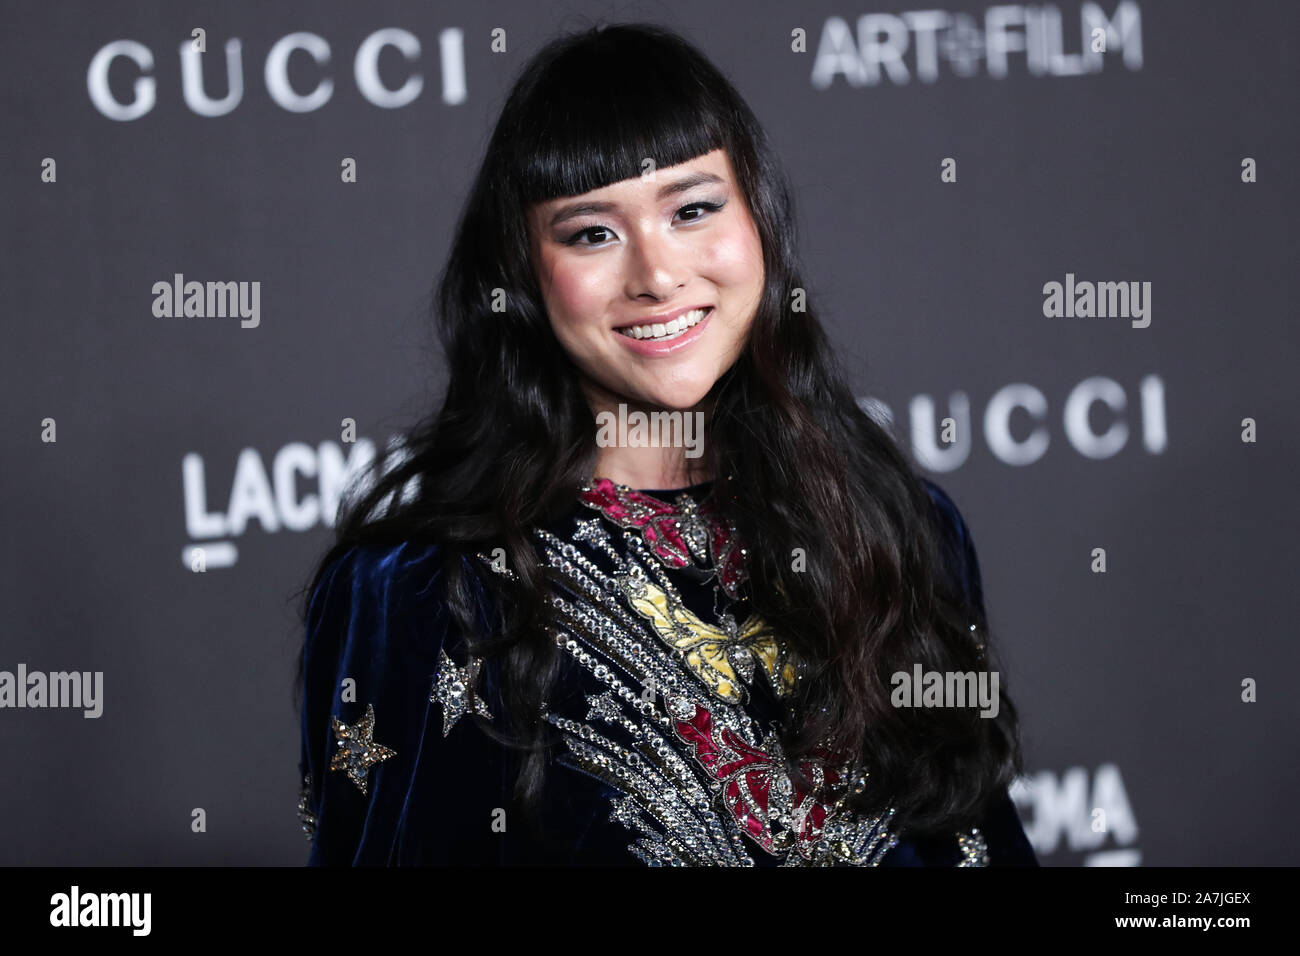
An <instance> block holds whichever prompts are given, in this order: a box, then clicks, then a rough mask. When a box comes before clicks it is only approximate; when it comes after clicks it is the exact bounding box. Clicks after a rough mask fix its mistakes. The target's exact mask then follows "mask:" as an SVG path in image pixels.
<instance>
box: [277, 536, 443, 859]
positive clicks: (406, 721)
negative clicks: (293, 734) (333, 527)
mask: <svg viewBox="0 0 1300 956" xmlns="http://www.w3.org/2000/svg"><path fill="white" fill-rule="evenodd" d="M440 577H441V570H440V564H439V560H438V549H437V547H436V546H435V545H416V544H413V543H409V542H404V543H401V544H398V545H392V546H377V545H365V546H353V547H352V548H351V549H350V550H348V551H346V552H344V553H343V554H341V555H339V556H338V557H336V558H335V559H334V561H333V562H332V564H331V565H330V566H329V567H328V568H327V570H326V572H325V574H324V575H323V576H322V577H321V578H320V581H319V583H318V584H317V587H316V589H315V591H314V592H313V593H312V596H311V598H310V602H309V611H308V618H307V624H306V634H305V638H304V639H305V646H304V688H303V705H302V714H301V733H302V738H301V768H300V769H301V771H302V773H303V775H304V777H305V784H306V786H305V789H304V805H303V807H302V811H303V813H304V814H305V817H304V824H305V825H306V824H307V823H308V821H309V820H310V821H311V825H310V826H308V827H307V829H308V831H309V835H311V836H312V845H311V854H310V857H309V859H308V863H309V865H313V866H316V865H340V864H341V865H349V864H351V865H386V864H390V863H396V862H403V861H405V860H407V859H408V858H411V857H413V856H419V858H420V859H419V861H418V862H422V863H439V862H444V858H445V856H446V854H447V853H449V852H450V844H449V841H448V840H440V839H439V832H438V831H437V830H436V829H433V828H432V824H431V823H430V822H426V821H425V820H424V819H423V818H420V819H411V814H410V810H411V806H412V802H413V801H414V800H415V799H416V797H417V795H418V794H417V790H418V784H419V781H420V777H421V774H423V775H424V776H425V777H428V778H433V779H435V780H436V779H437V778H441V777H445V775H446V774H447V773H448V762H449V761H450V760H451V759H452V755H451V754H449V753H448V752H447V745H446V743H445V741H444V739H443V735H442V732H441V731H442V719H441V714H440V712H439V710H438V707H437V705H436V704H433V703H431V701H430V693H431V689H432V687H433V682H434V679H435V675H436V672H437V668H438V662H439V652H440V651H441V650H442V648H443V646H444V643H446V642H447V633H448V619H449V612H448V609H447V607H446V605H445V603H444V602H443V601H442V599H441V590H442V589H441V588H440V587H439V585H440V583H441V582H440V580H439V579H440ZM431 708H432V709H431ZM340 732H341V735H340ZM421 809H422V811H424V810H427V811H429V812H430V813H432V812H434V811H436V810H438V809H439V808H438V807H437V806H436V805H426V806H424V807H422V808H421ZM417 844H418V846H417Z"/></svg>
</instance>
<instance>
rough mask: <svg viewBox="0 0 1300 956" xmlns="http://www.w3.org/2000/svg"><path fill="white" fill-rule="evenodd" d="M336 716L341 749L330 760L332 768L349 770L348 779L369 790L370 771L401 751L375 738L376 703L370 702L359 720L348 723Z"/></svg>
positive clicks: (364, 790) (335, 727) (364, 789)
mask: <svg viewBox="0 0 1300 956" xmlns="http://www.w3.org/2000/svg"><path fill="white" fill-rule="evenodd" d="M332 720H333V722H334V737H335V740H336V741H337V742H338V750H337V751H336V752H335V754H334V757H333V759H332V760H330V769H331V770H343V771H346V772H347V775H348V779H349V780H351V781H352V782H353V783H355V784H356V785H357V789H358V790H360V791H361V792H362V793H365V792H366V775H367V774H368V773H369V772H370V768H371V767H373V766H374V765H375V764H377V763H379V762H380V761H382V760H387V759H388V758H389V757H395V756H397V751H395V750H391V749H389V748H388V747H385V746H384V745H383V744H377V743H375V741H374V732H375V705H374V704H366V713H365V716H364V717H362V718H361V719H360V720H358V721H357V722H356V723H355V724H352V725H348V724H345V723H343V721H341V720H339V719H338V718H337V717H334V718H332Z"/></svg>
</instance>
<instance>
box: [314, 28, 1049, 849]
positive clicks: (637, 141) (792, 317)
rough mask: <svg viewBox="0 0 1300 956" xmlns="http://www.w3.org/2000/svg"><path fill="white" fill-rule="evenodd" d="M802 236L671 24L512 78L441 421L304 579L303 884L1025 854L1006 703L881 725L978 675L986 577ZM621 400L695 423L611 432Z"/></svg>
mask: <svg viewBox="0 0 1300 956" xmlns="http://www.w3.org/2000/svg"><path fill="white" fill-rule="evenodd" d="M793 226H794V218H793V214H792V211H791V204H790V199H789V196H788V194H787V188H786V186H785V184H784V180H783V177H782V173H781V172H780V170H779V168H778V165H777V162H776V160H775V158H774V156H773V155H772V152H771V149H770V147H769V146H768V144H767V142H766V139H765V136H764V134H763V132H762V130H761V128H760V127H759V126H758V124H757V122H756V121H755V119H754V117H753V115H752V114H751V112H750V110H749V109H748V107H747V106H746V105H745V103H744V102H743V100H741V98H740V96H739V95H738V94H737V92H736V91H735V90H734V89H733V87H732V86H731V85H730V83H728V81H727V80H726V79H725V78H724V77H723V76H722V75H721V74H720V73H719V72H718V71H717V70H716V69H715V68H714V67H713V66H712V65H711V64H710V63H709V62H708V61H707V60H706V59H705V58H704V57H703V56H702V55H700V54H699V53H698V52H697V51H696V50H694V49H693V48H692V47H691V46H689V45H688V44H687V43H685V42H684V41H683V40H682V39H680V38H679V37H677V36H676V35H674V34H672V33H670V32H667V31H665V30H662V29H659V28H655V27H649V26H644V25H623V26H612V27H606V28H603V29H601V28H597V29H595V30H592V31H589V32H586V33H582V34H580V35H576V36H571V37H567V38H563V39H561V40H558V41H556V42H554V43H552V44H550V45H549V46H547V47H546V48H545V49H543V50H542V51H541V52H540V53H539V54H538V55H537V56H536V57H535V58H534V59H533V60H532V61H531V62H530V63H529V64H528V65H527V67H526V68H525V69H524V71H523V72H522V74H521V77H520V79H519V80H518V81H517V83H516V85H515V87H514V89H513V90H512V92H511V94H510V96H509V99H508V101H507V102H506V104H505V106H504V109H503V112H502V115H501V117H500V120H499V122H498V123H497V126H496V130H495V133H494V134H493V137H492V140H491V142H490V144H489V146H488V149H487V154H486V157H485V159H484V162H483V165H482V168H481V170H480V171H479V174H478V177H477V179H476V180H475V182H474V185H473V188H472V190H471V192H470V195H469V198H468V202H467V204H466V207H465V209H464V211H463V213H462V216H461V219H460V222H459V226H458V229H457V231H456V235H455V239H454V243H453V247H452V250H451V255H450V260H449V263H448V265H447V268H446V271H445V273H444V274H443V276H442V280H441V285H440V290H439V297H438V306H439V308H438V320H439V323H440V325H439V328H440V334H441V337H442V341H443V345H444V347H445V351H446V356H447V360H448V365H449V381H448V385H447V392H446V396H445V399H444V402H443V404H442V407H441V409H440V410H439V411H438V412H437V413H436V414H434V415H433V416H431V417H430V418H429V419H428V420H426V421H425V422H423V423H421V424H420V425H419V426H417V427H416V428H415V429H414V430H413V431H412V432H411V433H410V434H409V435H408V436H407V442H406V446H405V448H404V449H403V454H402V455H401V456H399V458H400V462H399V464H398V465H397V466H395V467H389V468H388V469H387V470H386V472H385V474H384V475H383V476H382V477H381V478H379V479H377V480H370V478H369V477H368V480H367V481H366V482H365V483H363V484H360V485H359V486H358V487H360V488H364V492H363V493H360V494H358V495H354V496H350V497H349V499H348V500H347V501H345V505H344V508H343V511H342V513H341V516H340V520H339V522H338V530H337V536H338V538H337V542H336V543H335V545H334V547H333V548H332V549H331V550H330V551H329V553H327V554H326V555H325V556H324V558H323V559H322V561H321V563H320V565H319V567H318V568H317V572H316V574H315V576H314V577H313V579H312V582H311V584H310V585H309V590H310V598H309V601H308V602H307V606H306V608H305V613H304V623H305V628H306V641H305V645H304V649H303V657H302V662H301V665H302V666H301V677H302V680H303V687H304V689H305V695H304V700H303V708H302V732H303V739H302V747H303V749H302V767H301V770H302V774H303V783H304V787H303V797H302V801H301V803H300V807H299V810H300V815H301V818H302V820H303V824H304V828H305V830H306V832H307V834H308V835H309V836H310V837H311V838H312V850H311V856H310V862H311V863H313V864H333V863H352V864H425V863H450V864H483V863H500V864H517V863H579V864H611V863H615V864H616V863H623V864H632V865H637V864H638V861H639V862H640V863H646V864H651V865H661V864H670V865H681V864H685V865H724V866H750V865H765V866H766V865H786V866H805V865H875V864H886V865H893V864H898V865H907V864H911V865H917V864H920V865H984V864H989V863H992V864H999V863H1023V864H1031V865H1033V864H1036V860H1035V858H1034V855H1033V852H1032V850H1031V849H1030V847H1029V844H1028V842H1027V841H1026V840H1025V837H1024V833H1023V831H1022V829H1021V827H1020V824H1019V821H1018V819H1017V817H1016V813H1015V810H1014V808H1013V807H1012V805H1011V802H1010V800H1009V799H1008V797H1007V786H1008V784H1009V783H1010V781H1011V780H1012V779H1014V777H1015V776H1016V775H1018V773H1019V772H1020V751H1019V742H1018V732H1017V725H1016V714H1015V710H1014V708H1013V707H1012V704H1011V701H1010V700H1009V699H1008V698H1007V697H1006V694H1005V690H1001V689H999V688H998V685H997V684H994V685H993V687H994V697H995V701H994V703H995V706H994V707H987V708H985V710H984V711H983V716H981V712H980V711H979V710H978V709H976V708H975V707H971V706H965V707H919V706H898V704H899V702H900V698H899V697H898V696H897V694H896V693H895V692H896V690H897V677H896V675H903V676H904V677H910V676H911V675H912V674H913V673H914V669H915V667H916V666H918V665H919V666H920V668H921V670H923V671H925V672H929V671H938V672H941V673H944V674H947V673H957V672H960V673H970V674H984V675H985V676H986V677H987V676H988V672H989V671H990V669H991V664H990V662H989V661H988V659H987V648H986V644H987V641H986V637H987V634H986V628H985V620H984V615H983V609H982V599H981V594H980V581H979V571H978V566H977V563H976V558H975V552H974V549H973V547H972V545H971V541H970V538H969V536H968V534H967V532H966V529H965V525H964V523H963V522H962V519H961V516H960V514H959V513H958V511H957V509H956V507H955V506H954V505H953V503H952V502H951V500H950V499H949V498H948V497H947V496H946V495H945V494H944V493H943V492H942V491H940V490H939V489H938V488H937V487H936V486H935V485H933V484H931V483H929V482H928V481H926V480H924V479H922V478H920V477H919V476H917V475H916V473H915V472H914V471H913V469H912V468H911V466H910V465H909V464H908V462H907V461H906V460H905V459H904V457H903V456H902V454H901V453H900V451H899V450H898V448H897V447H896V446H895V444H894V442H893V441H892V440H891V438H890V437H889V435H888V434H887V433H886V432H885V431H884V430H882V428H880V427H879V426H878V425H877V424H876V423H874V422H873V421H872V420H871V419H870V418H869V417H868V416H866V415H865V414H864V413H863V412H862V411H861V410H860V409H859V408H858V407H857V404H856V402H855V401H854V398H853V396H852V394H851V393H850V392H849V390H848V388H847V387H846V386H845V384H844V379H843V377H842V374H841V372H840V371H839V370H838V369H836V368H835V367H834V364H833V363H832V361H831V357H830V351H829V347H828V345H827V342H826V340H825V337H824V335H823V333H822V330H821V327H820V326H819V324H818V322H817V321H816V319H815V318H814V317H813V314H812V312H811V311H810V310H809V308H808V306H807V303H806V296H805V293H804V282H803V281H802V279H801V276H800V271H799V268H798V264H797V256H796V252H795V244H794V238H793ZM637 412H641V413H645V414H647V416H650V415H651V414H652V413H665V412H673V413H679V414H678V415H677V423H678V424H680V425H682V426H683V429H684V430H683V431H681V432H675V433H672V434H669V435H667V436H664V435H660V434H656V436H655V437H657V438H663V439H664V440H662V441H657V442H656V443H655V445H650V446H648V447H647V446H642V445H640V444H639V443H637V442H636V441H634V440H623V441H621V440H620V439H621V438H623V437H625V436H623V435H622V433H621V432H620V429H619V428H617V427H611V422H618V421H620V420H621V421H624V422H627V423H632V424H633V425H635V424H636V423H637V416H636V414H635V413H637ZM620 416H622V418H621V419H620ZM648 420H649V421H651V422H656V423H658V422H662V421H663V418H662V417H661V418H659V419H655V418H649V419H648ZM696 423H699V424H702V425H703V428H702V430H701V432H700V433H693V432H692V431H691V428H690V426H692V425H693V424H696ZM633 431H635V429H633ZM693 434H694V437H695V438H697V439H698V438H700V437H702V439H703V440H702V441H692V440H691V438H692V435H693ZM917 695H918V701H917V702H918V703H919V695H920V688H917ZM904 703H905V702H904Z"/></svg>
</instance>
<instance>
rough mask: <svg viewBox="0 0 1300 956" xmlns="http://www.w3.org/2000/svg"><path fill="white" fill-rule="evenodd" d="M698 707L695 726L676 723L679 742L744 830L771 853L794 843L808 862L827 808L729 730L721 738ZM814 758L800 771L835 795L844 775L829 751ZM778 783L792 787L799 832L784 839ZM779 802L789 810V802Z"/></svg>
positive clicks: (791, 804) (793, 828)
mask: <svg viewBox="0 0 1300 956" xmlns="http://www.w3.org/2000/svg"><path fill="white" fill-rule="evenodd" d="M694 706H695V715H694V716H693V717H692V718H691V719H689V720H682V719H675V720H674V721H673V727H674V729H675V730H676V731H677V736H678V737H680V738H681V739H682V741H684V742H685V743H687V744H690V745H691V747H692V748H693V749H694V753H695V757H696V759H697V760H698V761H699V762H700V763H701V764H702V765H703V766H704V768H705V769H706V770H708V771H709V773H711V774H712V775H713V776H714V777H715V778H716V779H717V780H719V781H720V782H721V783H722V794H723V798H724V801H725V802H726V805H727V808H728V809H729V810H730V811H731V813H732V815H733V816H734V817H735V818H736V820H737V822H739V823H740V826H741V828H742V829H743V830H744V831H745V832H746V833H748V834H749V836H750V837H752V838H753V839H754V840H755V841H756V842H757V843H758V844H759V846H761V847H762V848H763V849H764V850H767V851H768V852H769V853H774V852H776V850H778V849H786V848H788V847H789V845H790V843H791V842H794V843H795V847H796V849H797V850H798V851H799V855H800V856H803V857H805V858H808V857H809V855H810V848H811V846H812V844H814V843H816V842H817V841H818V840H820V839H821V835H822V828H823V827H824V826H825V824H826V821H827V818H828V817H829V816H830V811H829V808H828V806H827V804H826V803H825V802H824V801H823V800H822V799H821V798H820V796H818V795H816V794H813V793H812V792H811V791H809V790H806V789H804V788H803V787H801V786H800V785H799V784H798V783H797V782H796V781H794V780H791V779H790V778H789V777H788V776H787V775H786V773H785V768H784V767H782V766H779V765H778V764H777V763H776V761H774V760H773V758H772V756H771V755H770V754H768V753H767V752H766V751H763V750H760V749H758V748H756V747H752V746H750V745H749V744H747V743H746V742H745V741H744V740H741V739H740V738H739V737H737V736H736V734H735V733H734V732H732V731H731V730H729V729H727V728H725V727H724V728H722V730H721V733H720V734H719V733H718V732H717V730H716V729H715V727H714V725H713V715H712V714H711V713H709V711H707V710H705V709H704V708H703V707H701V706H700V705H699V704H695V705H694ZM719 738H720V739H719ZM813 755H814V757H815V758H816V759H813V760H807V759H805V760H801V761H800V762H799V769H800V770H801V771H803V773H804V774H806V775H807V776H808V778H809V779H811V780H813V781H817V780H818V779H819V777H820V779H821V780H822V786H821V787H820V788H819V790H818V793H825V792H827V790H831V791H833V790H834V789H836V787H837V786H838V784H839V783H840V781H841V780H842V779H843V775H842V774H841V772H840V771H838V770H835V769H833V767H832V766H830V763H832V762H833V758H834V755H833V754H831V753H830V752H829V751H826V750H825V749H824V748H818V749H817V750H815V751H813ZM778 781H782V782H786V783H788V784H789V786H790V788H791V791H792V792H791V796H790V798H789V803H788V807H789V808H790V809H791V810H792V811H793V813H792V815H793V818H794V819H793V821H791V822H792V823H793V826H791V827H790V829H789V830H787V831H786V832H785V833H784V834H783V836H784V839H779V838H777V837H774V836H773V833H772V811H773V806H772V805H773V803H774V802H778V800H779V798H778V800H774V796H775V795H774V794H773V787H774V786H776V785H777V784H778ZM779 802H780V803H781V804H782V805H786V804H785V801H784V800H779ZM787 812H789V811H787ZM796 830H797V837H795V836H794V833H795V831H796ZM778 843H783V844H785V845H784V846H778V845H777V844H778Z"/></svg>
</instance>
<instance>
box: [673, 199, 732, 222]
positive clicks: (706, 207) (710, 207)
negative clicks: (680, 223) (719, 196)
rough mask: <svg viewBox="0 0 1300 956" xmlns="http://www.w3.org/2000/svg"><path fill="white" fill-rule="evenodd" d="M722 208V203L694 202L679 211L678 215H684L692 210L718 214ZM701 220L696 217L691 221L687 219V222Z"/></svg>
mask: <svg viewBox="0 0 1300 956" xmlns="http://www.w3.org/2000/svg"><path fill="white" fill-rule="evenodd" d="M721 208H722V203H720V202H693V203H691V204H690V205H689V206H683V207H682V208H681V209H679V210H677V211H678V213H683V212H686V211H687V210H690V209H699V210H703V211H704V212H717V211H718V210H719V209H721ZM699 218H700V217H699V216H695V217H693V218H691V219H687V220H686V221H687V222H695V221H696V220H697V219H699Z"/></svg>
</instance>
